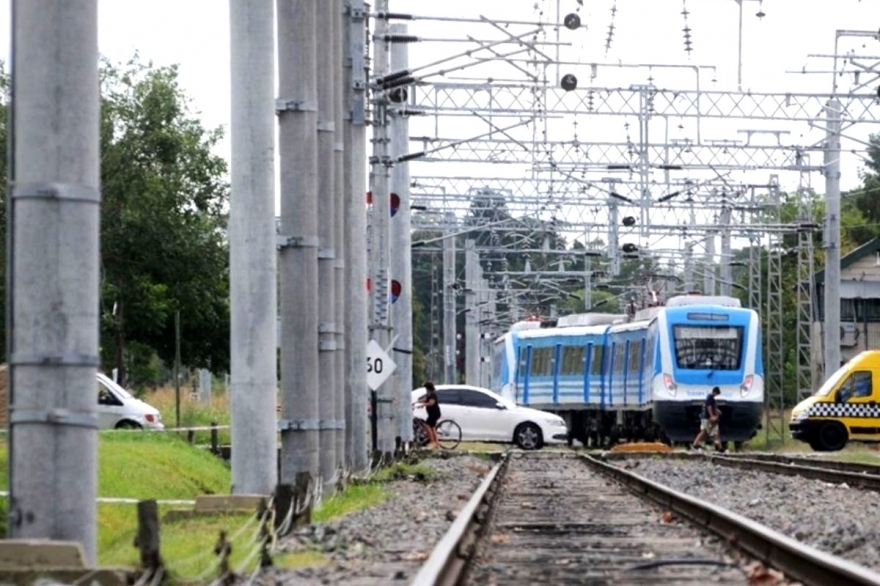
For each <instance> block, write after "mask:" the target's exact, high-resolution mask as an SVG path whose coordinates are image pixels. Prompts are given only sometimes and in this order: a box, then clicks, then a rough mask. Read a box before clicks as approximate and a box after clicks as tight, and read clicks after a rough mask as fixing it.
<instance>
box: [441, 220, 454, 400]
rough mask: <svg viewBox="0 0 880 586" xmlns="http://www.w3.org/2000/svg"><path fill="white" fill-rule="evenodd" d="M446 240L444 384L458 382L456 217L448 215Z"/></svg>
mask: <svg viewBox="0 0 880 586" xmlns="http://www.w3.org/2000/svg"><path fill="white" fill-rule="evenodd" d="M446 223H447V228H446V238H444V239H443V364H444V369H443V382H444V383H446V384H447V385H451V384H455V383H457V382H458V376H457V373H456V370H457V368H456V355H455V348H456V337H455V335H456V332H455V329H456V328H455V325H456V324H455V294H456V292H457V290H456V289H455V287H454V285H455V236H453V235H452V234H453V232H454V230H455V215H454V214H453V213H452V212H447V213H446Z"/></svg>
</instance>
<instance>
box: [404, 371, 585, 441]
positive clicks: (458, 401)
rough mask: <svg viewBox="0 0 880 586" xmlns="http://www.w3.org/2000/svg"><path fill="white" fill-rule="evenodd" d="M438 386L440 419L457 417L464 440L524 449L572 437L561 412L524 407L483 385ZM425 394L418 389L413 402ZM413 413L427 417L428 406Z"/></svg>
mask: <svg viewBox="0 0 880 586" xmlns="http://www.w3.org/2000/svg"><path fill="white" fill-rule="evenodd" d="M436 389H437V399H438V400H439V402H440V420H441V421H442V420H444V419H451V420H453V421H455V422H456V423H457V424H458V426H459V427H461V439H462V440H463V441H489V442H504V443H508V442H513V443H515V444H516V445H517V446H519V447H520V448H522V449H524V450H537V449H539V448H541V446H543V445H544V444H558V443H564V442H567V441H568V428H567V427H566V425H565V421H564V420H563V419H562V417H559V416H558V415H554V414H552V413H547V412H546V411H539V410H537V409H529V408H528V407H520V406H518V405H516V404H514V403H511V402H510V401H508V400H506V399H504V398H502V397H501V396H499V395H496V394H495V393H493V392H492V391H490V390H489V389H484V388H481V387H472V386H469V385H436ZM424 394H425V389H424V388H418V389H415V390H414V391H413V392H412V402H413V403H415V402H416V401H418V400H419V399H420V398H421V397H422V395H424ZM413 416H415V417H418V418H419V419H425V418H426V414H425V408H424V407H421V406H420V407H418V408H415V409H413Z"/></svg>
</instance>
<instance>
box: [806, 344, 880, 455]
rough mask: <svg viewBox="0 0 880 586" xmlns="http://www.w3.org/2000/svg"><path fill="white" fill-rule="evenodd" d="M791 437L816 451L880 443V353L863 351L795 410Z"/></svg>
mask: <svg viewBox="0 0 880 586" xmlns="http://www.w3.org/2000/svg"><path fill="white" fill-rule="evenodd" d="M789 427H790V429H791V435H792V437H794V438H795V439H799V440H801V441H804V442H807V443H808V444H810V447H812V448H813V449H814V450H816V451H821V452H833V451H836V450H841V449H843V447H844V446H845V445H846V442H848V441H849V440H851V439H852V440H857V441H880V350H869V351H867V352H862V353H861V354H859V355H857V356H856V357H855V358H853V359H852V360H850V361H849V362H847V363H846V364H844V365H843V366H841V367H840V370H838V371H837V372H835V373H834V374H832V375H831V376H830V377H829V378H828V380H826V381H825V384H823V385H822V387H821V388H820V389H819V390H818V391H816V393H815V394H814V395H813V396H812V397H809V398H807V399H804V400H803V401H801V402H800V403H798V404H797V405H796V406H795V408H794V409H793V410H792V411H791V421H790V422H789Z"/></svg>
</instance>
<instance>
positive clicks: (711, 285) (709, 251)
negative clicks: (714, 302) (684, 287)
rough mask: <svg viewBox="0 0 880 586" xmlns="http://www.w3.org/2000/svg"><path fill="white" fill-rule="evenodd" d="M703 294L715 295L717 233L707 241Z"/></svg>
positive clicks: (712, 234) (712, 233)
mask: <svg viewBox="0 0 880 586" xmlns="http://www.w3.org/2000/svg"><path fill="white" fill-rule="evenodd" d="M703 293H704V294H705V295H715V232H709V234H708V238H707V239H706V269H705V273H703Z"/></svg>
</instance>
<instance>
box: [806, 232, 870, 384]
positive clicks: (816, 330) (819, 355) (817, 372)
mask: <svg viewBox="0 0 880 586" xmlns="http://www.w3.org/2000/svg"><path fill="white" fill-rule="evenodd" d="M813 282H814V284H815V295H814V297H813V317H814V320H815V321H814V323H813V330H812V338H813V340H812V342H813V344H812V349H813V350H812V351H813V360H812V363H813V376H812V379H813V389H816V388H818V386H819V385H820V384H821V383H822V382H823V381H824V379H825V375H824V373H823V372H822V366H823V364H822V363H823V361H824V354H823V335H822V334H823V332H824V321H825V315H824V314H825V271H824V269H823V270H821V271H818V272H816V273H815V274H814V275H813ZM878 348H880V238H874V239H873V240H871V241H869V242H866V243H865V244H863V245H862V246H860V247H858V248H856V249H855V250H853V251H852V252H850V253H849V254H847V255H846V256H843V257H841V259H840V358H841V361H843V362H846V361H848V360H850V359H851V358H853V357H854V356H855V355H856V354H858V353H859V352H862V351H864V350H875V349H878ZM838 366H839V365H835V367H834V368H831V369H829V372H828V374H830V373H831V372H833V371H834V370H836V369H837V367H838Z"/></svg>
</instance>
